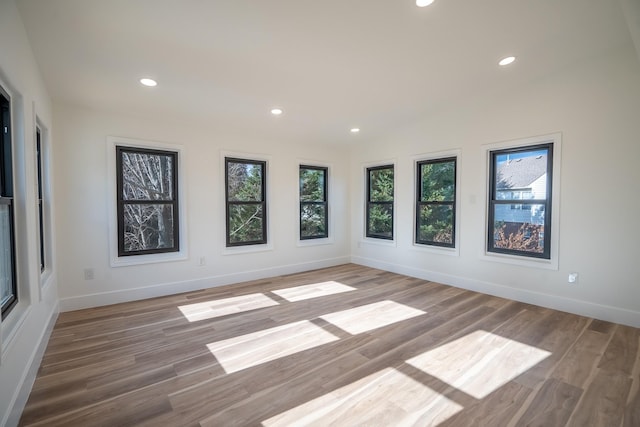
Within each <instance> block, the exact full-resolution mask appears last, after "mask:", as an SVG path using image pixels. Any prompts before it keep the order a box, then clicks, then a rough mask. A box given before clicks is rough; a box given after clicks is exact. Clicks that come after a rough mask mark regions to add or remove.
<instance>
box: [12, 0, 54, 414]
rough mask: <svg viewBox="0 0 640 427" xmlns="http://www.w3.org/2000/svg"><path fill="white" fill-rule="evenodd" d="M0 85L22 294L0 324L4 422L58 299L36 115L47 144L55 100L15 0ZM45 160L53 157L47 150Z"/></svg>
mask: <svg viewBox="0 0 640 427" xmlns="http://www.w3.org/2000/svg"><path fill="white" fill-rule="evenodd" d="M0 84H2V85H3V87H4V88H5V89H7V90H8V91H9V92H10V95H11V100H12V108H13V117H12V121H13V150H14V153H13V155H14V175H15V180H16V182H15V199H14V206H15V209H16V222H17V224H16V245H17V251H16V252H17V267H16V270H17V273H18V298H19V303H18V305H17V306H16V307H15V308H14V309H13V310H12V311H11V312H10V313H9V315H8V316H7V317H6V318H5V319H4V320H3V321H2V323H0V425H15V424H17V422H18V419H19V417H20V413H21V411H22V408H23V406H24V404H25V402H26V399H27V397H28V394H29V392H30V390H31V385H32V384H33V380H34V378H35V372H36V370H37V368H38V366H39V364H40V359H41V357H42V352H43V351H44V347H45V346H46V342H47V340H48V336H49V332H50V328H51V327H52V326H53V323H54V322H55V319H56V316H57V312H58V308H57V303H58V300H57V284H56V271H55V269H54V268H53V266H54V263H53V262H52V263H51V265H50V266H49V269H48V270H47V271H46V274H45V275H41V274H40V263H39V258H38V257H39V242H38V224H37V216H36V215H37V214H36V212H37V199H36V197H37V196H36V169H35V124H36V117H37V120H38V122H39V123H40V124H41V125H42V126H43V127H44V128H45V129H46V130H47V131H46V135H47V140H46V141H45V142H46V143H48V144H52V143H53V140H52V139H51V138H48V136H50V135H51V130H52V126H51V125H52V117H51V101H50V99H49V96H48V94H47V91H46V90H45V86H44V83H43V81H42V79H41V77H40V75H39V72H38V68H37V65H36V62H35V59H34V58H33V55H32V52H31V48H30V46H29V41H28V39H27V36H26V33H25V30H24V26H23V24H22V20H21V18H20V15H19V13H18V10H17V8H16V6H15V4H14V2H13V1H4V0H3V1H2V2H0ZM49 148H50V145H49ZM46 158H47V161H50V160H51V150H49V149H48V148H47V151H46ZM48 203H49V204H50V203H51V200H48ZM50 237H53V235H52V236H50ZM51 261H53V260H51Z"/></svg>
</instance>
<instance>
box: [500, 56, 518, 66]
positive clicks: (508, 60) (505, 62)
mask: <svg viewBox="0 0 640 427" xmlns="http://www.w3.org/2000/svg"><path fill="white" fill-rule="evenodd" d="M515 60H516V57H515V56H507V57H506V58H502V59H501V60H500V62H498V65H502V66H504V65H509V64H511V63H513V61H515Z"/></svg>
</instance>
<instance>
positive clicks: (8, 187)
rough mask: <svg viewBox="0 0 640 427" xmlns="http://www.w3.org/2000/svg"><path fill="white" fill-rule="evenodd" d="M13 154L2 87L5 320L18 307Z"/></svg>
mask: <svg viewBox="0 0 640 427" xmlns="http://www.w3.org/2000/svg"><path fill="white" fill-rule="evenodd" d="M13 209H14V205H13V163H12V150H11V98H10V97H9V95H8V94H7V93H6V92H5V91H4V89H2V87H0V307H1V317H2V319H4V318H5V317H6V316H7V314H9V312H10V311H11V309H12V308H13V307H15V306H16V304H17V303H18V288H17V280H16V258H15V256H16V249H15V248H16V247H15V223H14V210H13Z"/></svg>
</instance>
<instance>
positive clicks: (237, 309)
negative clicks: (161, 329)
mask: <svg viewBox="0 0 640 427" xmlns="http://www.w3.org/2000/svg"><path fill="white" fill-rule="evenodd" d="M278 304H279V303H278V302H277V301H275V300H273V299H271V298H269V297H268V296H266V295H264V294H249V295H241V296H239V297H231V298H224V299H218V300H212V301H205V302H198V303H194V304H187V305H180V306H178V309H180V311H181V312H182V315H183V316H184V317H186V318H187V320H188V321H189V322H196V321H198V320H205V319H213V318H215V317H221V316H226V315H229V314H236V313H244V312H246V311H250V310H256V309H258V308H264V307H271V306H274V305H278Z"/></svg>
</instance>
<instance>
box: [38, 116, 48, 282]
mask: <svg viewBox="0 0 640 427" xmlns="http://www.w3.org/2000/svg"><path fill="white" fill-rule="evenodd" d="M36 163H37V164H36V167H37V172H38V226H39V229H40V273H42V272H44V271H45V269H46V267H47V262H46V250H45V229H44V222H45V220H44V187H43V170H44V167H43V164H42V130H41V129H40V126H37V125H36Z"/></svg>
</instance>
